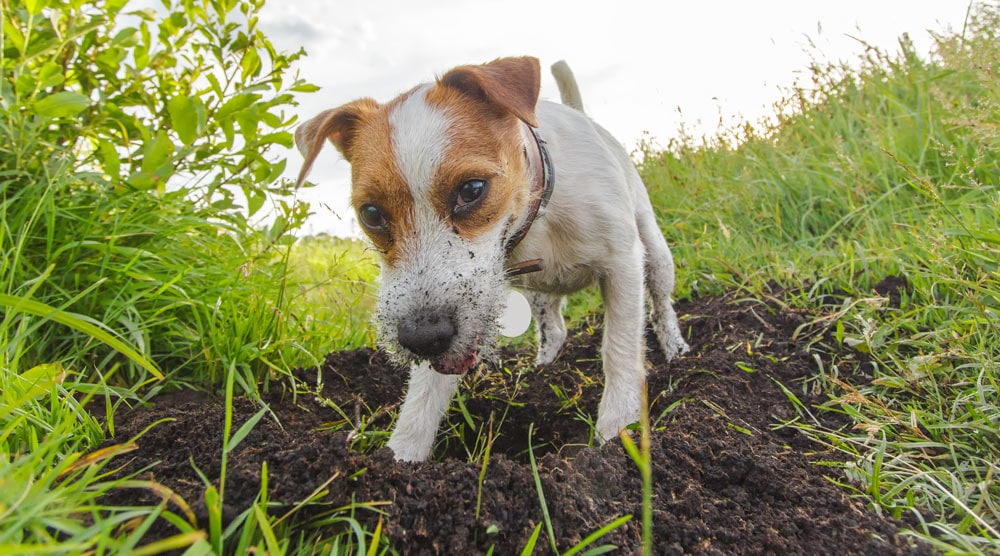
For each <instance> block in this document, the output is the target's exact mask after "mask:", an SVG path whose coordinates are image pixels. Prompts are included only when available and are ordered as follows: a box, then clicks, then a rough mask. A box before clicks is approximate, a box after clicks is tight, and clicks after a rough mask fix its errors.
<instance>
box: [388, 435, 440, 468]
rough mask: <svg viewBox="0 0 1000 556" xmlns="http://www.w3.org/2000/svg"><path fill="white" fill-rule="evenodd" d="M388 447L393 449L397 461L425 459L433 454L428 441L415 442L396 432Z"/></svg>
mask: <svg viewBox="0 0 1000 556" xmlns="http://www.w3.org/2000/svg"><path fill="white" fill-rule="evenodd" d="M386 447H388V448H389V449H390V450H392V455H393V457H394V458H395V459H396V461H410V462H418V461H425V460H427V457H428V456H430V454H431V447H430V445H428V444H427V443H425V442H413V441H412V440H410V439H406V438H401V437H400V436H399V435H396V434H394V435H392V436H391V437H390V438H389V442H387V443H386Z"/></svg>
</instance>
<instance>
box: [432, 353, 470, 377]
mask: <svg viewBox="0 0 1000 556" xmlns="http://www.w3.org/2000/svg"><path fill="white" fill-rule="evenodd" d="M477 355H478V352H475V351H473V352H472V353H470V354H469V355H466V356H465V357H462V358H455V359H444V360H437V361H433V362H432V363H431V366H432V367H434V370H435V371H437V372H439V373H441V374H443V375H462V374H465V372H466V371H468V370H469V369H470V368H471V367H472V365H474V364H475V363H476V356H477Z"/></svg>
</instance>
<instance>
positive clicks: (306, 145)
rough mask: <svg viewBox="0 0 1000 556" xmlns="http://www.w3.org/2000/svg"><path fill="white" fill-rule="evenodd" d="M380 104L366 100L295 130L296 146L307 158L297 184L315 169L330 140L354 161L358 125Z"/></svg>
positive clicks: (345, 156) (322, 114)
mask: <svg viewBox="0 0 1000 556" xmlns="http://www.w3.org/2000/svg"><path fill="white" fill-rule="evenodd" d="M378 106H379V105H378V103H377V102H375V101H374V100H372V99H370V98H362V99H358V100H355V101H354V102H350V103H348V104H345V105H343V106H341V107H340V108H333V109H331V110H324V111H323V112H320V113H319V114H318V115H317V116H316V117H314V118H313V119H311V120H309V121H307V122H305V123H304V124H302V125H300V126H299V127H298V129H296V130H295V146H297V147H298V148H299V152H301V153H302V156H304V157H305V161H304V162H303V163H302V170H300V171H299V179H298V180H297V182H296V185H302V182H303V181H305V179H306V176H307V175H309V170H311V169H312V165H313V162H315V161H316V156H317V155H319V151H321V150H322V149H323V143H324V142H325V141H327V140H329V141H330V142H331V143H333V146H335V147H337V150H338V151H340V154H341V155H343V156H344V159H346V160H347V162H350V161H351V146H352V143H353V142H354V136H355V134H356V132H357V129H358V125H359V124H360V123H361V121H362V120H364V118H365V117H366V116H367V115H368V114H371V113H372V112H374V111H375V110H377V109H378Z"/></svg>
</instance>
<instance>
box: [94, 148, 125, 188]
mask: <svg viewBox="0 0 1000 556" xmlns="http://www.w3.org/2000/svg"><path fill="white" fill-rule="evenodd" d="M97 155H98V157H99V158H100V159H101V165H102V166H104V173H105V174H107V175H108V177H109V178H111V181H112V182H113V183H118V180H120V179H121V165H122V162H121V158H120V155H119V154H118V151H117V150H115V145H114V143H111V142H110V141H101V143H100V145H98V147H97Z"/></svg>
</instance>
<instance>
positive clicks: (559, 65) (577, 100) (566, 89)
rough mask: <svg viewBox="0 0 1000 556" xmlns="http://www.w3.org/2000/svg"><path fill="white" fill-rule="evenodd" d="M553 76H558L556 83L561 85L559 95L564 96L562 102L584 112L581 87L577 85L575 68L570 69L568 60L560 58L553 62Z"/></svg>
mask: <svg viewBox="0 0 1000 556" xmlns="http://www.w3.org/2000/svg"><path fill="white" fill-rule="evenodd" d="M552 76H553V77H555V78H556V84H557V85H559V96H560V97H562V103H563V104H565V105H566V106H569V107H570V108H576V109H577V110H579V111H580V112H583V111H584V110H583V98H581V97H580V88H579V87H577V86H576V78H575V77H573V70H571V69H569V64H567V63H566V60H559V61H558V62H556V63H554V64H552Z"/></svg>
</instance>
